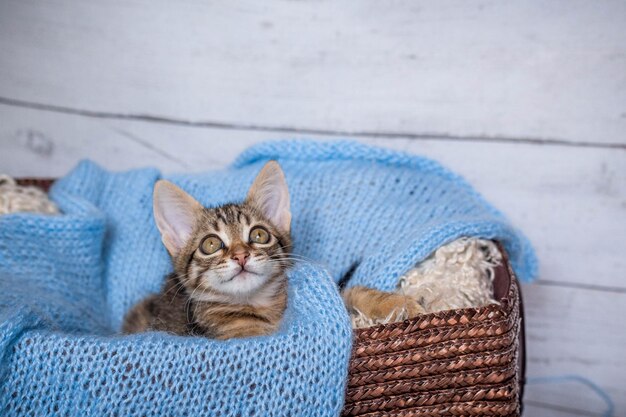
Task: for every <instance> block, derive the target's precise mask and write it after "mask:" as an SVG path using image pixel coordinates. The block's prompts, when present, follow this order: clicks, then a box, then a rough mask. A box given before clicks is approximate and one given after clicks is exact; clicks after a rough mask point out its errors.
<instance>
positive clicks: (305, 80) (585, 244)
mask: <svg viewBox="0 0 626 417" xmlns="http://www.w3.org/2000/svg"><path fill="white" fill-rule="evenodd" d="M625 22H626V2H624V1H595V2H588V1H582V0H571V1H564V0H563V1H550V0H546V1H518V2H492V1H478V0H472V1H461V0H459V1H450V0H441V1H437V2H427V1H417V0H394V1H388V2H379V1H375V0H360V1H358V2H332V1H323V0H315V1H307V2H290V1H264V2H258V1H251V0H249V1H248V0H246V1H238V2H221V3H215V2H211V3H209V2H204V1H200V0H189V1H184V2H171V1H166V0H158V1H147V0H134V1H115V2H95V1H70V0H54V1H52V0H51V1H45V2H43V1H40V2H36V1H26V0H19V1H18V0H16V1H12V0H3V1H1V2H0V171H4V172H7V173H9V174H12V175H15V176H32V175H35V176H59V175H62V174H63V173H65V172H67V171H68V170H69V169H70V168H71V167H72V166H73V165H74V164H76V162H77V161H78V160H79V159H81V158H91V159H94V160H96V161H98V162H100V163H101V164H103V165H104V166H106V167H109V168H111V169H128V168H132V167H137V166H143V165H155V166H158V167H160V168H161V169H163V170H164V171H166V172H171V171H201V170H206V169H213V168H219V167H223V166H225V165H226V164H228V163H229V162H230V161H232V159H233V158H234V157H235V156H236V155H237V154H238V153H239V152H240V151H241V150H243V149H245V148H246V147H247V146H249V145H251V144H253V143H256V142H258V141H261V140H267V139H277V138H293V137H305V138H312V139H320V140H334V139H337V138H352V139H355V140H360V141H364V142H366V143H372V144H376V145H381V146H386V147H390V148H394V149H401V150H406V151H410V152H413V153H417V154H422V155H426V156H429V157H433V158H435V159H438V160H439V161H441V162H442V163H444V164H445V165H447V166H448V167H450V168H452V169H454V170H455V171H457V172H459V173H461V174H462V175H464V176H465V177H466V178H467V179H468V180H469V181H470V182H472V183H473V184H474V185H475V186H476V187H477V188H478V190H479V191H480V192H482V193H483V194H484V195H485V196H486V197H487V198H488V199H489V200H490V201H492V202H493V203H495V204H496V205H497V206H498V207H499V208H500V209H502V210H503V211H504V212H505V213H507V214H508V215H509V217H510V218H511V220H512V222H513V223H515V224H516V225H517V226H519V227H520V228H522V229H523V230H524V231H525V232H526V233H527V234H528V236H529V237H530V238H531V240H532V241H533V242H534V244H535V245H536V247H537V251H538V254H539V257H540V260H541V269H540V279H539V281H538V282H537V283H536V284H533V285H527V286H525V287H524V294H525V298H526V304H527V312H526V313H527V326H528V341H529V346H528V355H529V362H528V369H529V374H530V376H532V377H543V376H548V377H553V376H557V375H564V374H567V375H577V376H580V377H582V378H585V379H587V380H589V381H592V382H593V383H595V384H597V386H598V387H599V388H600V389H601V390H603V391H605V392H606V393H608V394H609V395H610V396H611V398H612V400H613V402H614V403H615V414H614V415H616V416H620V415H626V383H625V382H624V379H625V378H624V375H625V374H626V355H624V351H625V349H626V326H625V325H624V324H623V323H622V321H621V319H622V318H623V317H626V282H625V280H624V276H625V273H624V270H626V256H625V255H624V250H625V249H626V24H625ZM536 382H537V383H535V384H531V385H530V386H529V388H528V395H527V401H526V404H527V410H528V411H527V413H526V415H528V416H566V415H583V416H599V415H603V414H602V413H603V410H604V409H605V408H606V406H605V405H604V403H603V402H602V401H601V400H600V398H599V397H598V396H597V395H596V394H595V393H594V391H593V390H592V389H591V388H589V386H587V385H585V383H581V382H579V381H577V380H565V381H562V380H558V381H557V380H550V382H549V383H541V384H539V382H540V381H536Z"/></svg>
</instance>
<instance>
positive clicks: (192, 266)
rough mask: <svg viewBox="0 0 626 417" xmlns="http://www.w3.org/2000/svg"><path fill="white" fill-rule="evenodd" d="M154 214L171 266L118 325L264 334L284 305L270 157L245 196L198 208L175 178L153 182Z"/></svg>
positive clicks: (285, 196)
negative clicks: (160, 284)
mask: <svg viewBox="0 0 626 417" xmlns="http://www.w3.org/2000/svg"><path fill="white" fill-rule="evenodd" d="M154 218H155V220H156V224H157V227H158V229H159V231H160V232H161V237H162V241H163V244H164V245H165V247H166V248H167V251H168V252H169V254H170V256H171V258H172V263H173V265H174V272H173V273H172V274H171V275H169V276H168V277H167V278H166V280H165V284H164V286H163V288H162V290H161V293H160V294H156V295H152V296H150V297H148V298H146V299H145V300H143V301H141V302H140V303H139V304H137V305H136V306H135V307H133V308H132V309H131V310H130V312H129V313H128V314H127V316H126V318H125V321H124V326H123V331H124V332H125V333H136V332H142V331H147V330H160V331H166V332H170V333H174V334H179V335H191V334H195V335H202V336H206V337H209V338H215V339H229V338H233V337H250V336H261V335H268V334H271V333H273V332H275V331H276V330H277V329H278V326H279V324H280V321H281V319H282V316H283V313H284V311H285V307H286V305H287V277H286V275H285V273H286V270H287V268H288V267H289V266H290V260H289V259H290V257H289V251H290V248H291V239H290V235H289V232H290V225H291V213H290V211H289V191H288V189H287V183H286V181H285V177H284V174H283V172H282V170H281V168H280V166H279V165H278V163H277V162H276V161H270V162H268V163H267V164H266V165H265V166H264V167H263V169H262V170H261V172H260V173H259V174H258V176H257V177H256V179H255V180H254V183H253V184H252V187H251V188H250V190H249V192H248V195H247V197H246V199H245V201H244V202H243V203H241V204H226V205H223V206H220V207H216V208H205V207H202V206H201V205H200V203H198V202H197V201H196V200H195V199H194V198H193V197H191V196H190V195H189V194H187V193H185V192H184V191H183V190H181V189H180V188H178V187H176V186H175V185H174V184H172V183H170V182H168V181H165V180H161V181H158V182H157V183H156V185H155V187H154Z"/></svg>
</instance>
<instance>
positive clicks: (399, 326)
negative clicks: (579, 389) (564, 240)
mask: <svg viewBox="0 0 626 417" xmlns="http://www.w3.org/2000/svg"><path fill="white" fill-rule="evenodd" d="M18 182H19V183H20V184H22V185H36V186H39V187H41V188H43V189H44V190H46V191H47V189H48V188H49V187H50V185H51V184H52V180H48V179H21V180H19V181H18ZM499 248H500V251H501V252H502V254H503V256H504V261H505V262H504V264H503V265H501V266H499V267H497V268H496V270H495V280H494V292H495V298H496V299H497V300H498V301H499V302H500V304H499V305H489V306H486V307H481V308H468V309H460V310H450V311H444V312H438V313H433V314H427V315H422V316H419V317H416V318H414V319H410V320H405V321H404V322H399V323H391V324H386V325H380V326H374V327H370V328H366V329H359V330H356V331H355V340H354V347H353V353H352V358H351V360H350V370H349V377H348V386H347V391H346V400H345V407H344V410H343V415H344V416H366V417H382V416H385V417H409V416H420V417H430V416H433V417H434V416H511V417H513V416H520V415H521V412H522V396H523V388H524V378H525V358H524V353H525V352H524V323H523V321H522V317H523V310H522V300H521V293H520V289H519V284H518V281H517V279H516V277H515V274H514V273H513V270H512V269H511V266H510V264H509V262H508V258H507V256H506V252H505V251H504V249H503V248H502V246H501V245H500V246H499Z"/></svg>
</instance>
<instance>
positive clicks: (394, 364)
mask: <svg viewBox="0 0 626 417" xmlns="http://www.w3.org/2000/svg"><path fill="white" fill-rule="evenodd" d="M496 280H497V281H498V284H499V286H500V287H503V286H504V287H505V288H504V291H503V294H502V296H501V298H500V305H489V306H486V307H482V308H476V309H462V310H451V311H445V312H438V313H433V314H427V315H423V316H419V317H416V318H414V319H411V320H406V321H404V322H401V323H392V324H387V325H381V326H375V327H371V328H367V329H360V330H357V331H356V335H355V341H354V348H353V356H352V359H351V362H350V376H349V378H348V388H347V392H346V403H345V408H344V411H343V415H344V416H367V417H381V416H387V417H392V416H393V417H395V416H398V417H400V416H457V415H463V416H519V415H520V413H521V407H520V400H521V389H522V386H521V376H522V369H521V356H520V340H521V322H520V294H519V287H518V284H517V280H516V278H515V275H514V274H513V271H512V270H511V268H510V266H509V265H508V261H507V265H506V266H501V267H499V268H498V269H497V270H496ZM501 291H502V290H501ZM496 292H497V291H496Z"/></svg>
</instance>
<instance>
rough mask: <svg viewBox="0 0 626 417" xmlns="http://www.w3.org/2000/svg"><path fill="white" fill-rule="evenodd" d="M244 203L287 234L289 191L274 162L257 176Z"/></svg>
mask: <svg viewBox="0 0 626 417" xmlns="http://www.w3.org/2000/svg"><path fill="white" fill-rule="evenodd" d="M246 203H250V204H253V205H255V206H256V207H258V208H259V209H260V210H261V212H262V213H263V215H264V216H265V217H267V219H268V220H269V221H271V222H272V223H273V224H274V226H276V227H277V228H278V229H279V230H280V231H282V232H284V233H289V229H290V228H291V212H290V211H289V190H288V189H287V181H285V174H283V170H282V169H280V165H278V162H276V161H269V162H268V163H267V164H265V166H264V167H263V169H262V170H261V172H259V175H257V177H256V179H255V180H254V183H253V184H252V187H250V191H248V197H247V198H246Z"/></svg>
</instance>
